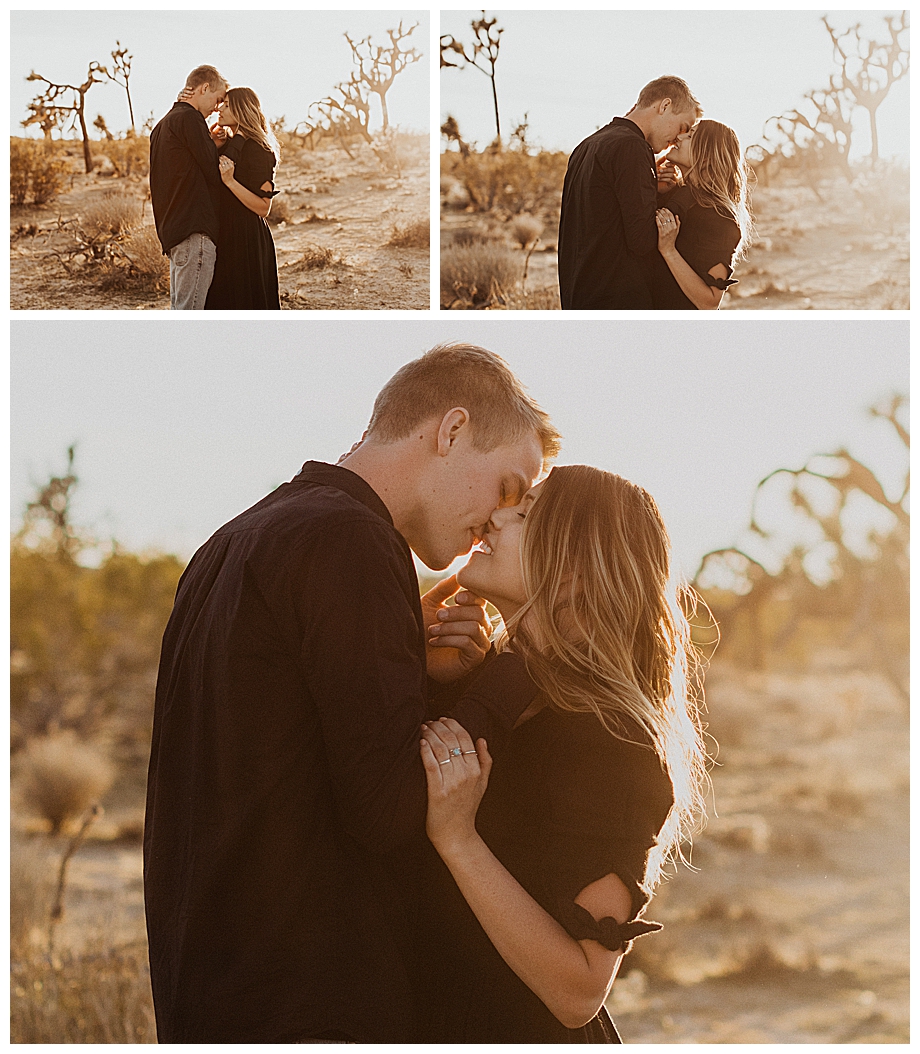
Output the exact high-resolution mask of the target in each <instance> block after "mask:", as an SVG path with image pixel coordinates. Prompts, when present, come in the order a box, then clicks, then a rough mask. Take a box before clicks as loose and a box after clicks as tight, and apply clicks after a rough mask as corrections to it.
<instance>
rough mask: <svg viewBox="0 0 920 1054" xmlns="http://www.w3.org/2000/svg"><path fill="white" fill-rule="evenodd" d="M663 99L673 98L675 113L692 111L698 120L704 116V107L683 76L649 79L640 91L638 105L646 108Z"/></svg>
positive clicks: (642, 108) (640, 107) (643, 108)
mask: <svg viewBox="0 0 920 1054" xmlns="http://www.w3.org/2000/svg"><path fill="white" fill-rule="evenodd" d="M662 99H670V100H671V105H672V106H673V107H674V112H675V113H690V112H692V113H693V114H694V118H695V119H696V120H699V119H700V118H701V117H702V116H703V107H702V106H700V104H699V102H698V101H697V99H696V97H695V96H694V94H693V92H692V91H690V88H689V86H688V85H687V82H686V81H685V80H683V79H682V78H681V77H656V78H655V80H653V81H649V83H648V84H646V86H645V87H644V88H643V89H642V91H641V92H639V99H638V101H637V102H636V107H637V108H638V109H640V110H646V109H648V107H649V106H654V105H655V103H656V102H661V100H662Z"/></svg>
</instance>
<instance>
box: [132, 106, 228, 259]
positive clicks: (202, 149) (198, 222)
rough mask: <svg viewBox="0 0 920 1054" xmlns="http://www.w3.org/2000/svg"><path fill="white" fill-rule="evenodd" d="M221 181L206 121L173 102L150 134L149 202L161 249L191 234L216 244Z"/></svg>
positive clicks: (174, 244)
mask: <svg viewBox="0 0 920 1054" xmlns="http://www.w3.org/2000/svg"><path fill="white" fill-rule="evenodd" d="M222 185H223V184H222V181H221V178H220V167H219V165H218V163H217V147H216V146H215V145H214V141H213V140H212V139H211V135H210V133H209V132H208V123H207V121H205V119H204V117H203V116H202V115H201V113H200V112H199V111H198V110H196V109H195V107H194V106H191V105H189V103H187V102H177V103H176V104H175V106H173V108H172V109H171V110H170V111H169V113H168V114H166V116H165V117H164V118H162V120H160V121H159V122H158V123H157V125H156V127H155V128H154V129H153V131H152V132H151V133H150V200H151V203H152V204H153V218H154V220H155V222H156V227H157V236H158V237H159V239H160V244H161V245H162V246H163V252H164V253H168V252H169V250H170V249H172V248H173V247H174V246H176V245H178V244H179V243H180V242H184V241H185V239H186V238H188V236H189V235H190V234H206V235H207V236H208V237H209V238H210V239H211V241H212V242H214V244H215V245H216V244H217V236H218V234H219V232H220V225H219V222H218V215H219V212H220V188H221V186H222Z"/></svg>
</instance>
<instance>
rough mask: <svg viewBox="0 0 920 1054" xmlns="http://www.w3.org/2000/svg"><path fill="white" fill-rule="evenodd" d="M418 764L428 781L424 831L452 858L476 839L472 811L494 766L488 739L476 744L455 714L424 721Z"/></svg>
mask: <svg viewBox="0 0 920 1054" xmlns="http://www.w3.org/2000/svg"><path fill="white" fill-rule="evenodd" d="M421 752H422V764H423V765H424V766H425V776H426V778H427V780H428V818H427V821H426V824H425V829H426V831H427V832H428V837H429V838H430V839H431V843H432V845H434V847H435V848H436V849H437V850H438V852H439V853H440V854H441V855H442V856H445V854H446V855H447V856H450V855H451V854H452V853H454V852H456V851H457V850H458V849H459V850H461V851H462V848H463V846H464V845H465V844H468V843H469V842H470V840H473V841H475V840H476V839H478V837H479V836H478V835H477V833H476V812H477V810H478V809H479V803H480V802H481V801H482V796H483V794H485V790H486V786H487V785H488V782H489V772H490V771H491V769H492V758H491V756H490V754H489V750H488V747H487V746H486V741H485V740H484V739H480V740H479V741H478V742H477V743H476V746H475V747H474V746H473V741H472V739H470V736H469V733H468V732H467V731H466V729H465V728H464V727H463V726H462V725H461V724H458V723H457V722H456V721H454V720H453V718H450V717H444V718H441V720H440V721H429V722H428V723H427V724H424V725H422V741H421Z"/></svg>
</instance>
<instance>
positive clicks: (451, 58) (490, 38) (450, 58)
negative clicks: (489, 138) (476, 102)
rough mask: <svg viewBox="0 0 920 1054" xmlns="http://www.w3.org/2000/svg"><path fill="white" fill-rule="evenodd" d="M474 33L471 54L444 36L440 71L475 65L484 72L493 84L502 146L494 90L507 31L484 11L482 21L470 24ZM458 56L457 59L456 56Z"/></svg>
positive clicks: (495, 101)
mask: <svg viewBox="0 0 920 1054" xmlns="http://www.w3.org/2000/svg"><path fill="white" fill-rule="evenodd" d="M470 27H471V28H472V30H473V38H474V39H473V44H472V53H470V52H469V51H467V50H466V46H465V45H464V44H462V43H461V42H460V41H459V40H457V38H456V37H452V36H451V35H450V34H449V33H448V34H446V35H445V36H443V37H441V68H442V69H443V68H444V67H445V66H446V67H447V68H448V69H465V68H466V67H467V66H474V67H475V68H476V69H477V70H479V72H480V73H484V74H485V75H486V76H487V77H488V78H489V80H490V81H491V82H492V105H493V106H494V108H495V141H496V142H497V143H499V144H500V143H501V139H502V129H501V123H500V121H499V118H498V92H497V90H496V87H495V66H496V63H497V62H498V51H499V48H500V47H501V36H502V33H504V32H505V31H504V29H502V28H501V27H500V26H498V19H497V18H486V13H485V11H483V12H482V18H476V19H473V21H472V22H471V23H470ZM455 56H456V57H455Z"/></svg>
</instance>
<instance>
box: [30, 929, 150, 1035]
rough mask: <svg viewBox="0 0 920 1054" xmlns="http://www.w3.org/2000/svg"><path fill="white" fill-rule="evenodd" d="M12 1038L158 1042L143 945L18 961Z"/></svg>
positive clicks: (100, 948)
mask: <svg viewBox="0 0 920 1054" xmlns="http://www.w3.org/2000/svg"><path fill="white" fill-rule="evenodd" d="M102 921H103V920H100V922H102ZM10 1041H11V1042H12V1043H155V1042H156V1023H155V1021H154V1015H153V1000H152V998H151V995H150V973H149V969H148V966H147V954H146V949H145V947H144V945H143V943H139V944H137V945H132V946H130V947H124V948H105V947H102V946H100V947H99V948H98V949H97V950H94V951H87V952H80V953H77V952H71V951H67V952H64V953H63V954H61V955H59V956H56V957H55V958H54V959H53V960H52V961H51V962H49V961H48V960H47V959H45V957H44V956H39V955H36V956H33V957H31V958H29V959H26V960H20V961H16V962H14V963H13V967H12V977H11V987H10Z"/></svg>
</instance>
